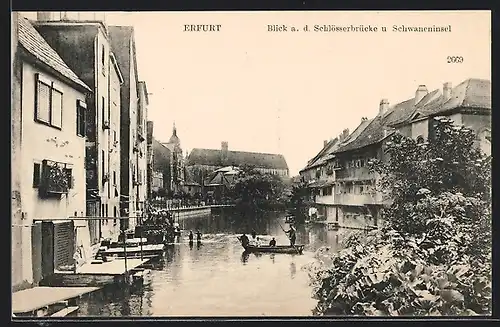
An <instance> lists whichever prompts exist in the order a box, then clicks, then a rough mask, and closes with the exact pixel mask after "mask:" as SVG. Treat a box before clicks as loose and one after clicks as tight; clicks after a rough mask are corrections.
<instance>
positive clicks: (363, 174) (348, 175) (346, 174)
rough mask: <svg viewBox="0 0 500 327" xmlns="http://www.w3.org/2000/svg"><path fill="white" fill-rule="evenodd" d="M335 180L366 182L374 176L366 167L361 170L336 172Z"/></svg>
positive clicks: (348, 169) (345, 169)
mask: <svg viewBox="0 0 500 327" xmlns="http://www.w3.org/2000/svg"><path fill="white" fill-rule="evenodd" d="M335 177H336V180H342V179H347V180H368V179H373V178H375V174H373V173H371V172H370V170H369V169H368V168H367V167H361V168H344V169H341V170H338V171H337V172H336V174H335Z"/></svg>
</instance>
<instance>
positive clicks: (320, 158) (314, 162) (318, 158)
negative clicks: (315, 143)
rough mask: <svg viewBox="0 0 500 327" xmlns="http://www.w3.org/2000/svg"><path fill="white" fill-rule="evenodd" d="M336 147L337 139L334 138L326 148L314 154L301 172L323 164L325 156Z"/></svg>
mask: <svg viewBox="0 0 500 327" xmlns="http://www.w3.org/2000/svg"><path fill="white" fill-rule="evenodd" d="M336 145H338V138H337V137H336V138H334V139H333V140H330V141H329V142H328V143H327V144H326V146H324V147H323V148H322V149H321V150H320V151H319V152H318V154H316V155H315V156H314V157H313V158H312V159H311V160H309V162H308V163H307V165H306V166H305V167H304V168H303V169H302V171H304V170H307V169H311V168H314V167H317V166H320V165H321V164H323V162H324V161H325V159H326V156H327V155H328V154H330V153H331V152H332V150H333V149H335V148H336V147H335V146H336Z"/></svg>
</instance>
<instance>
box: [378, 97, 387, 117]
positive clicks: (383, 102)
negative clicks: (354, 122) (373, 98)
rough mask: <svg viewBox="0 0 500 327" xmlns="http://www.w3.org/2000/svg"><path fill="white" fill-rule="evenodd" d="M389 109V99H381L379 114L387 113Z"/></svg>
mask: <svg viewBox="0 0 500 327" xmlns="http://www.w3.org/2000/svg"><path fill="white" fill-rule="evenodd" d="M387 109H389V100H387V99H382V100H380V105H379V108H378V113H379V115H383V114H385V113H386V112H387Z"/></svg>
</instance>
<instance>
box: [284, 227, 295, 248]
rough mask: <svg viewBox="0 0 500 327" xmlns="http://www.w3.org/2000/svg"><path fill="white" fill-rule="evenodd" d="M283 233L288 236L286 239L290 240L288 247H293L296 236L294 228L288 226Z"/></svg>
mask: <svg viewBox="0 0 500 327" xmlns="http://www.w3.org/2000/svg"><path fill="white" fill-rule="evenodd" d="M285 233H287V234H289V236H288V237H289V238H290V246H294V245H295V238H296V237H297V236H296V233H295V228H294V227H293V225H290V229H289V230H287V231H285Z"/></svg>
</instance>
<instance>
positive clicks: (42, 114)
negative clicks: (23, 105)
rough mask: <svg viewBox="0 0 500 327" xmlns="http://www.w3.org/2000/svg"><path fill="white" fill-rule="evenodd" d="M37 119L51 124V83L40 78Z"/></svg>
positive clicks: (37, 95)
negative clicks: (46, 82) (48, 83)
mask: <svg viewBox="0 0 500 327" xmlns="http://www.w3.org/2000/svg"><path fill="white" fill-rule="evenodd" d="M35 108H36V109H35V110H36V120H38V121H40V122H43V123H46V124H50V85H47V84H45V83H44V82H42V81H40V80H38V82H37V93H36V106H35Z"/></svg>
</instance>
